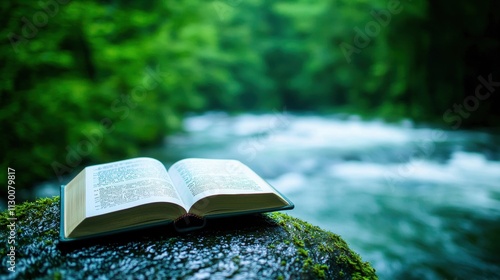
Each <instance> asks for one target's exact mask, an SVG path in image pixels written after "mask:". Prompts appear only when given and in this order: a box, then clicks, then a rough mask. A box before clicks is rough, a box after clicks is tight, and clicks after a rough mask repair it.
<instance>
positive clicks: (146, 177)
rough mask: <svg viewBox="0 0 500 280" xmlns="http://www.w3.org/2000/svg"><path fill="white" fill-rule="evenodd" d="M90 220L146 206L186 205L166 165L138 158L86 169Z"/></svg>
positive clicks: (87, 204) (88, 215) (153, 160)
mask: <svg viewBox="0 0 500 280" xmlns="http://www.w3.org/2000/svg"><path fill="white" fill-rule="evenodd" d="M86 182H87V189H86V206H87V208H86V209H87V215H86V216H87V217H90V216H97V215H102V214H105V213H109V212H114V211H118V210H122V209H126V208H130V207H134V206H138V205H141V204H146V203H154V202H171V203H175V204H178V205H183V203H182V201H181V199H180V197H179V194H178V193H177V191H176V189H175V187H174V185H173V183H172V180H171V179H170V177H169V175H168V173H167V171H166V170H165V167H164V166H163V164H162V163H161V162H159V161H157V160H155V159H151V158H136V159H130V160H123V161H118V162H114V163H108V164H101V165H95V166H90V167H87V169H86Z"/></svg>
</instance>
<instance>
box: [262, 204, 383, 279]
mask: <svg viewBox="0 0 500 280" xmlns="http://www.w3.org/2000/svg"><path fill="white" fill-rule="evenodd" d="M268 215H269V217H270V218H271V219H273V220H274V221H276V223H277V224H278V225H281V226H283V228H284V229H285V230H287V231H288V232H289V233H290V234H291V235H292V236H293V239H292V240H293V243H294V245H295V246H296V249H297V253H298V255H299V256H300V257H305V258H306V259H303V263H302V268H303V269H305V270H312V271H313V272H314V273H315V274H316V275H317V276H318V278H325V277H326V276H327V272H328V270H329V266H328V265H327V264H325V263H314V262H313V260H312V259H311V258H310V253H309V252H310V251H314V250H317V251H318V252H326V253H333V252H336V259H335V262H336V263H337V264H338V265H339V266H340V267H346V268H347V269H346V270H347V271H349V272H350V273H351V275H352V279H355V280H356V279H378V278H377V276H376V274H375V269H373V267H372V266H371V265H370V263H368V262H363V261H362V260H361V257H360V256H359V255H358V254H356V253H355V252H353V251H352V250H351V249H350V248H349V246H348V245H347V243H346V242H345V241H344V240H343V239H342V238H341V237H340V236H339V235H337V234H334V233H331V232H327V238H326V240H325V241H324V242H321V243H319V244H317V245H316V246H315V247H313V248H312V249H310V250H309V251H307V250H306V249H305V248H304V247H305V246H306V244H310V243H311V242H309V240H311V239H314V238H316V233H319V232H324V231H323V230H322V229H321V228H319V227H317V226H313V225H311V224H310V223H308V222H304V221H300V220H298V219H296V218H293V217H291V216H288V215H286V214H283V213H279V212H275V213H270V214H268ZM289 225H292V226H289ZM303 232H305V233H306V234H305V235H304V234H300V233H303ZM345 273H346V272H345V271H344V270H341V271H340V272H339V275H341V276H343V275H345Z"/></svg>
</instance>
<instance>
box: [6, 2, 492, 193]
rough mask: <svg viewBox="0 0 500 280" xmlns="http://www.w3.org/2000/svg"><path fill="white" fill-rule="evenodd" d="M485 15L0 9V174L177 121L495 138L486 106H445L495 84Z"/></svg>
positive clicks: (44, 5) (440, 6) (233, 5)
mask: <svg viewBox="0 0 500 280" xmlns="http://www.w3.org/2000/svg"><path fill="white" fill-rule="evenodd" d="M499 3H500V2H498V1H482V2H480V3H476V2H474V3H471V2H470V1H466V0H459V1H454V2H452V3H449V2H444V1H440V2H439V1H437V2H436V1H432V2H431V1H430V0H427V1H425V0H419V1H397V0H387V1H386V0H356V1H352V0H350V1H347V0H336V1H326V0H315V1H305V0H294V1H277V0H269V1H262V0H226V1H222V0H221V1H199V0H187V1H177V2H174V1H147V2H138V1H127V0H108V1H96V0H82V1H64V0H60V1H56V0H42V1H3V2H2V3H1V4H0V10H1V12H0V13H1V17H0V21H1V23H2V25H1V30H0V38H3V39H2V40H4V41H3V42H4V43H3V44H2V45H0V61H1V66H0V101H1V110H0V121H1V123H2V137H1V139H0V142H1V144H2V157H1V160H2V162H1V166H2V169H5V168H6V167H7V166H10V167H13V168H16V167H18V168H23V169H25V170H24V171H23V173H22V176H19V177H18V184H20V185H26V184H27V185H29V184H32V183H35V182H37V181H39V180H42V179H47V178H51V177H55V176H56V175H61V174H67V173H68V172H69V171H70V170H74V169H78V168H82V167H83V166H84V165H85V164H87V163H89V162H102V161H111V160H116V159H119V158H123V157H130V156H134V155H136V154H137V153H138V151H139V150H140V149H141V148H142V147H144V146H145V145H151V144H155V143H158V142H159V141H161V139H162V137H164V136H165V135H168V134H169V133H171V132H173V131H175V130H178V129H180V125H181V119H182V116H183V114H184V113H185V112H189V111H198V112H199V111H204V110H227V111H243V110H254V111H264V110H271V109H282V108H286V109H287V110H307V111H316V112H339V111H342V112H350V113H358V114H362V115H367V116H382V117H384V118H388V119H398V118H401V117H409V118H412V119H415V120H419V121H433V122H436V121H437V122H444V124H445V125H452V126H453V127H454V128H455V127H459V126H462V127H465V126H466V125H470V126H498V124H499V116H500V114H499V113H498V110H497V111H495V108H496V107H498V105H500V101H499V98H498V92H497V93H496V94H491V95H490V96H488V98H486V100H480V101H481V102H480V104H479V106H475V107H478V108H475V107H474V109H475V110H474V114H470V116H467V117H465V115H463V114H461V113H460V112H455V111H453V104H455V103H457V104H459V105H460V104H462V105H463V104H464V100H465V98H466V97H467V96H469V95H474V94H475V89H476V88H477V86H478V85H479V84H481V83H480V81H479V80H478V77H479V76H481V77H484V79H486V80H488V75H490V74H491V75H493V76H492V77H491V78H490V80H493V81H499V80H500V76H499V75H498V74H499V73H498V65H500V60H499V50H500V43H499V42H500V41H499V37H498V30H500V16H499V13H498V11H499V10H500V6H499ZM483 90H485V89H484V88H483ZM469 101H471V100H469ZM472 101H474V100H472ZM472 105H475V104H472ZM469 108H471V106H470V104H469ZM450 109H451V110H452V111H451V113H449V115H447V116H443V114H444V113H445V112H446V111H447V110H450ZM462 113H463V112H462ZM465 113H469V112H465ZM54 169H55V171H54ZM0 174H1V175H0V176H1V177H0V181H5V178H4V177H5V174H6V173H5V172H1V173H0Z"/></svg>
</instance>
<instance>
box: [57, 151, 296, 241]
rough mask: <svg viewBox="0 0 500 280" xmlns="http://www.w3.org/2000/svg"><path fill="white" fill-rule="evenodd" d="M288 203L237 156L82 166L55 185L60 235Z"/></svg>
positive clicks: (278, 207)
mask: <svg viewBox="0 0 500 280" xmlns="http://www.w3.org/2000/svg"><path fill="white" fill-rule="evenodd" d="M293 207H294V205H293V203H292V202H290V201H289V200H288V199H287V198H285V197H284V196H283V195H282V194H280V193H279V192H278V191H276V190H275V189H274V188H273V187H271V186H270V185H269V184H268V183H266V182H265V181H264V180H263V179H262V178H261V177H259V176H258V175H257V174H255V173H254V172H253V171H252V170H251V169H250V168H248V167H247V166H246V165H244V164H243V163H241V162H239V161H237V160H220V159H196V158H191V159H184V160H181V161H178V162H176V163H175V164H173V165H172V166H171V167H170V168H169V169H168V171H167V169H165V167H164V165H163V164H162V163H161V162H159V161H157V160H155V159H152V158H135V159H129V160H123V161H118V162H112V163H107V164H101V165H94V166H89V167H86V168H85V169H84V170H83V171H82V172H80V173H79V174H78V175H77V176H76V177H75V178H74V179H73V180H71V182H69V183H68V184H67V185H66V186H62V187H61V240H62V241H71V240H77V239H83V238H88V237H93V236H99V235H103V234H110V233H114V232H119V231H123V230H129V229H134V228H140V227H144V226H147V225H154V224H163V223H170V222H174V225H175V222H176V221H185V220H186V218H188V217H189V218H191V217H196V218H197V219H200V220H202V221H204V220H205V218H206V217H217V216H229V215H236V214H243V213H257V212H269V211H276V210H285V209H292V208H293ZM189 224H190V223H189V220H188V222H187V225H186V223H184V226H187V228H189ZM194 224H196V223H194V222H193V225H194ZM198 225H200V224H198ZM201 225H203V224H201Z"/></svg>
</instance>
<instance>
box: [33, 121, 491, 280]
mask: <svg viewBox="0 0 500 280" xmlns="http://www.w3.org/2000/svg"><path fill="white" fill-rule="evenodd" d="M184 129H185V132H183V133H179V134H177V135H172V136H169V137H167V138H166V139H165V143H164V145H162V146H160V147H158V148H155V149H150V150H147V151H144V153H143V154H142V156H151V157H154V158H156V159H159V160H161V161H162V162H164V163H165V165H166V166H167V167H168V166H170V165H171V164H172V163H173V162H175V161H177V160H180V159H183V158H187V157H202V158H236V159H239V160H240V161H242V162H244V163H245V164H247V165H248V166H250V167H251V168H252V169H253V170H255V171H256V172H257V173H258V174H260V175H261V176H262V177H264V178H265V179H266V180H267V181H268V182H269V183H271V184H272V185H273V186H274V187H276V188H277V189H278V190H280V191H281V192H282V193H284V194H285V195H286V196H287V197H288V198H290V199H291V200H292V201H293V202H294V204H295V209H294V210H292V211H287V213H288V214H290V215H292V216H295V217H298V218H301V219H303V220H306V221H309V222H311V223H312V224H315V225H318V226H320V227H322V228H324V229H327V230H330V231H332V232H334V233H337V234H340V235H341V236H342V237H343V238H344V239H345V240H346V241H347V242H348V243H349V244H350V246H351V248H353V249H354V250H355V251H356V252H358V253H359V254H360V255H361V256H362V258H363V259H364V260H365V261H369V262H370V263H371V264H372V265H373V266H374V267H375V269H376V270H377V274H378V275H379V277H380V279H500V278H499V277H500V145H498V144H499V143H500V137H499V136H498V135H494V134H489V133H486V132H470V131H460V130H450V131H444V130H440V129H435V128H429V127H417V126H415V125H414V124H412V122H410V121H402V122H400V123H397V124H388V123H384V122H382V121H378V120H373V121H363V120H361V119H360V118H358V117H356V116H338V115H337V116H317V115H294V114H286V113H283V112H279V111H276V112H273V113H269V114H262V115H255V114H245V115H238V116H230V115H227V114H225V113H207V114H204V115H201V116H191V117H188V118H186V119H185V122H184ZM58 189H59V187H58V184H57V183H50V182H49V183H45V184H42V185H40V186H39V187H38V188H37V190H36V191H35V192H34V193H35V194H36V195H37V196H50V195H57V194H58V192H59V190H58Z"/></svg>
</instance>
